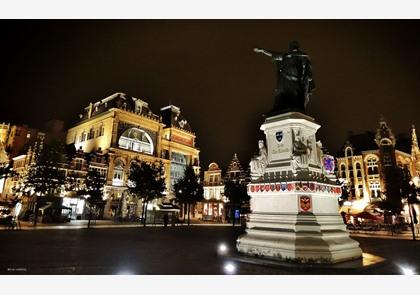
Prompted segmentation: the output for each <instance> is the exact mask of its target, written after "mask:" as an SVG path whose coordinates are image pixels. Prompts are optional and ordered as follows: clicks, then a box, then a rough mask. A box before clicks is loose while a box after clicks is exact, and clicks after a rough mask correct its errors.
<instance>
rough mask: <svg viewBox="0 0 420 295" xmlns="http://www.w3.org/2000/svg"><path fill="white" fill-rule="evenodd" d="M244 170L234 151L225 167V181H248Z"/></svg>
mask: <svg viewBox="0 0 420 295" xmlns="http://www.w3.org/2000/svg"><path fill="white" fill-rule="evenodd" d="M247 174H249V173H246V172H245V170H244V169H243V168H242V164H241V162H239V159H238V155H237V154H236V153H234V154H233V158H232V160H231V161H230V163H229V166H228V168H227V169H226V173H225V177H224V180H225V181H233V182H239V183H242V182H249V177H247Z"/></svg>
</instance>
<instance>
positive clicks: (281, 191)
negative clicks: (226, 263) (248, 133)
mask: <svg viewBox="0 0 420 295" xmlns="http://www.w3.org/2000/svg"><path fill="white" fill-rule="evenodd" d="M319 127H320V125H319V124H317V123H316V122H315V120H314V119H313V118H311V117H309V116H307V115H304V114H301V113H296V112H289V113H285V114H280V115H276V116H272V117H267V118H266V119H265V122H264V124H263V125H262V126H261V130H263V131H264V133H265V135H266V142H267V152H266V153H264V151H263V150H262V148H261V150H262V152H260V156H259V157H258V158H255V160H253V161H254V162H252V161H251V163H252V165H251V172H253V169H254V172H255V173H254V174H253V179H252V182H251V183H250V184H248V194H249V195H250V197H251V201H250V203H251V204H250V205H251V211H252V214H250V217H249V221H248V222H247V229H246V234H244V235H242V236H240V237H239V238H238V240H237V249H238V251H239V252H241V253H245V254H249V255H254V256H260V257H270V258H275V259H279V260H285V261H293V262H301V263H326V264H329V263H337V262H342V261H348V260H354V259H359V258H360V257H362V250H361V249H360V247H359V243H358V242H357V241H355V240H353V239H351V238H350V237H349V233H348V232H347V229H346V225H345V224H344V222H343V219H342V217H341V216H340V215H339V212H338V211H339V210H338V196H339V195H340V194H341V188H340V186H339V185H337V183H336V182H335V181H334V168H331V167H327V166H328V165H325V163H324V162H325V161H324V159H325V156H324V155H323V152H322V149H321V144H320V143H319V142H317V141H316V135H315V134H316V132H317V130H318V128H319ZM261 147H263V145H261ZM265 154H267V157H266V160H265V157H264V155H265ZM264 161H265V162H264ZM262 164H264V171H263V172H261V165H262ZM327 168H328V169H327ZM258 169H259V170H258Z"/></svg>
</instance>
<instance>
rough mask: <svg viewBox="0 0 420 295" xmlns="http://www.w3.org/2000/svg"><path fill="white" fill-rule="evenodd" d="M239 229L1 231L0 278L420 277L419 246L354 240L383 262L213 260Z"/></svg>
mask: <svg viewBox="0 0 420 295" xmlns="http://www.w3.org/2000/svg"><path fill="white" fill-rule="evenodd" d="M242 233H243V229H242V228H239V227H235V228H232V227H229V226H214V227H213V226H190V227H187V226H179V227H175V228H172V227H168V228H163V227H146V228H142V227H138V228H108V229H104V228H101V229H68V230H65V229H60V230H55V229H45V230H32V231H29V230H24V231H13V232H12V231H0V274H140V275H141V274H146V275H153V274H161V275H168V274H171V275H172V274H173V275H175V274H178V275H211V274H226V273H236V274H255V275H258V274H261V275H269V274H270V275H271V274H311V275H312V274H401V273H402V270H401V268H400V266H406V267H407V266H408V267H411V268H412V269H414V271H415V272H416V273H417V272H419V271H420V254H419V252H418V249H419V245H420V242H413V241H410V240H402V239H386V238H367V237H354V238H355V239H356V240H358V241H359V242H360V245H361V247H362V249H363V251H364V252H368V253H371V254H374V255H377V256H381V257H384V258H386V259H387V260H386V262H385V263H382V264H380V265H377V266H374V267H371V268H366V269H362V270H358V271H355V270H337V269H316V270H315V269H301V268H300V269H296V268H291V267H264V266H259V265H252V264H248V263H239V262H233V263H232V264H229V262H230V261H229V260H228V259H225V258H223V257H221V256H219V255H218V254H217V249H218V246H219V245H220V244H222V243H224V244H225V245H226V246H227V248H228V250H233V249H235V248H234V247H235V241H236V238H237V237H238V236H239V235H240V234H242Z"/></svg>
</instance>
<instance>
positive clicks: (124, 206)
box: [66, 93, 199, 218]
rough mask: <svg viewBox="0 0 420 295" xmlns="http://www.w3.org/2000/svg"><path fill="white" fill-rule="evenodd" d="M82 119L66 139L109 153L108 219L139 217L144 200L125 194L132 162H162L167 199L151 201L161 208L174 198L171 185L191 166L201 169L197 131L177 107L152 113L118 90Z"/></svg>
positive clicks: (88, 109)
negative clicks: (196, 139)
mask: <svg viewBox="0 0 420 295" xmlns="http://www.w3.org/2000/svg"><path fill="white" fill-rule="evenodd" d="M79 118H80V121H79V122H78V123H77V124H76V125H75V126H73V127H72V128H70V129H69V130H68V132H67V136H66V143H67V144H74V146H75V147H76V149H78V150H79V149H80V150H82V151H83V152H84V153H92V152H95V151H98V150H100V151H101V153H104V154H106V156H107V174H106V186H105V197H106V205H105V208H104V212H103V215H104V217H105V218H111V217H114V216H121V217H123V218H131V217H133V218H134V217H136V216H140V214H141V210H142V206H141V202H140V201H137V200H136V199H134V198H132V197H131V196H129V195H128V194H127V192H126V188H127V187H126V184H127V178H128V174H129V169H130V165H131V163H132V162H133V161H145V162H149V163H161V164H162V166H163V168H164V170H165V179H166V187H167V191H166V197H165V198H163V199H161V200H156V201H155V202H154V203H152V204H150V205H149V206H150V207H149V208H148V209H149V210H159V208H160V207H162V206H163V204H167V203H168V202H171V201H172V199H173V193H172V187H173V184H174V183H175V182H176V181H177V180H178V179H179V178H181V177H183V174H184V170H185V167H186V166H187V165H192V166H193V168H194V170H195V171H196V173H199V150H198V149H197V148H196V146H195V138H196V136H195V134H194V132H193V131H192V129H191V126H190V125H189V123H188V121H187V120H186V119H185V118H184V117H183V115H182V114H181V110H180V109H179V108H178V107H176V106H172V105H171V106H167V107H164V108H161V109H160V113H159V114H154V113H153V112H152V111H151V109H150V107H149V104H148V103H147V102H145V101H143V100H141V99H138V98H134V97H130V96H127V95H126V94H124V93H115V94H113V95H111V96H109V97H107V98H104V99H102V100H99V101H97V102H95V103H90V104H89V106H87V107H86V108H84V110H83V112H82V113H81V114H80V115H79Z"/></svg>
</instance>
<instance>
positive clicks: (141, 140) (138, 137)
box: [118, 128, 154, 155]
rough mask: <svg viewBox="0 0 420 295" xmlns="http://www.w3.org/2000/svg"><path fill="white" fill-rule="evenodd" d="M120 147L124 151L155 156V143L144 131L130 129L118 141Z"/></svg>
mask: <svg viewBox="0 0 420 295" xmlns="http://www.w3.org/2000/svg"><path fill="white" fill-rule="evenodd" d="M118 146H119V147H120V148H123V149H127V150H132V151H136V152H141V153H146V154H150V155H152V154H153V150H154V147H153V141H152V138H151V137H150V135H149V134H148V133H147V132H145V131H144V130H141V129H138V128H130V129H128V130H126V131H124V133H123V134H122V135H121V137H120V139H119V140H118Z"/></svg>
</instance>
